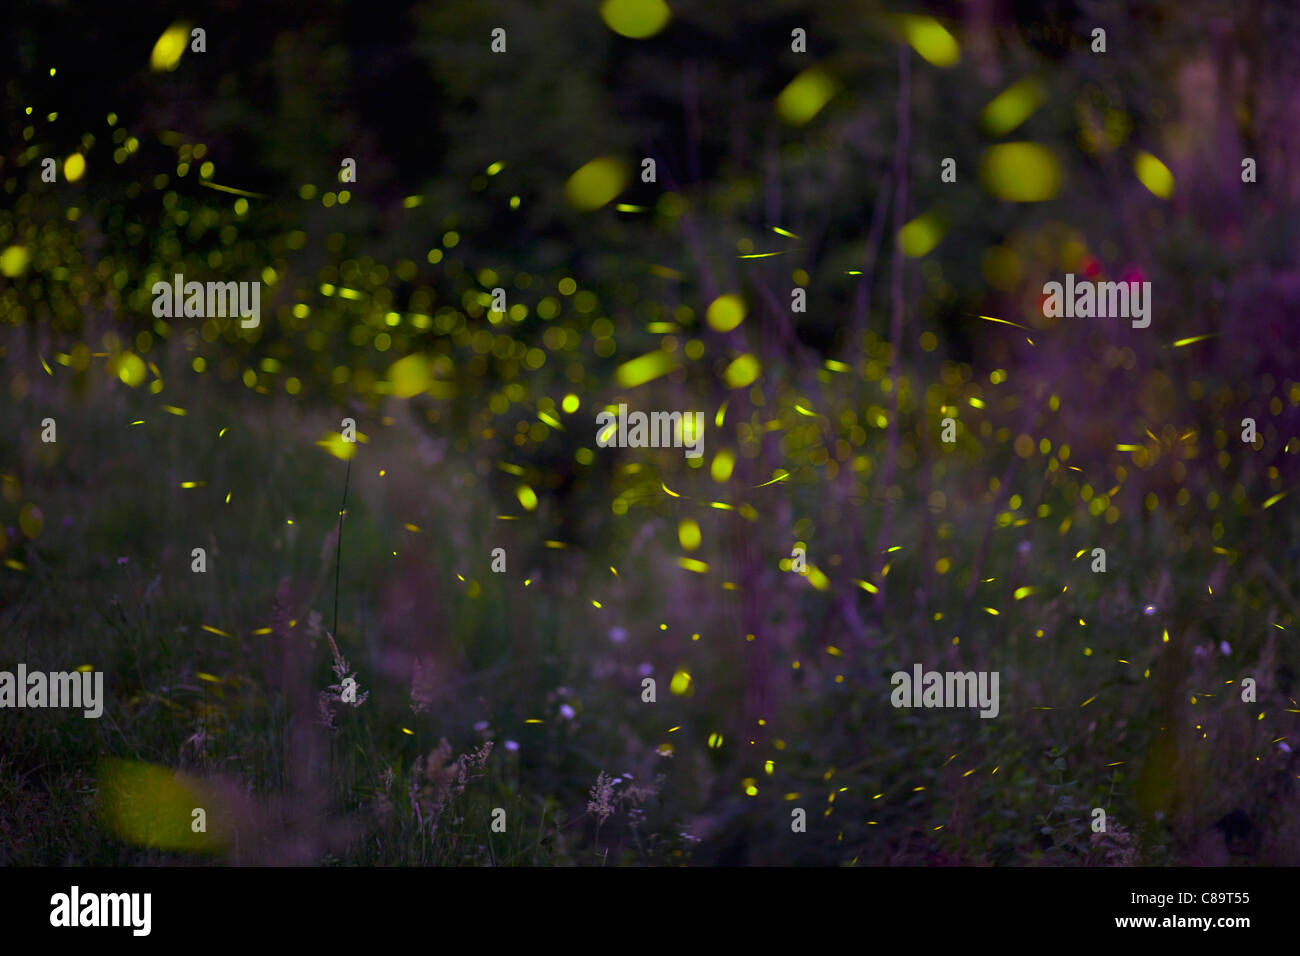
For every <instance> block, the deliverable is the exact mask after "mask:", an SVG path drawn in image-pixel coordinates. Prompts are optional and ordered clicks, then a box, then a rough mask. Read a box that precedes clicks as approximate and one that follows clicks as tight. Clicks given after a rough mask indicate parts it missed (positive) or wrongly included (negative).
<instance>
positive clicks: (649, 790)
mask: <svg viewBox="0 0 1300 956" xmlns="http://www.w3.org/2000/svg"><path fill="white" fill-rule="evenodd" d="M196 29H197V30H200V31H202V32H201V33H200V34H196V33H195V32H194V31H195V30H196ZM497 30H502V31H504V33H495V32H494V31H497ZM1098 30H1100V31H1102V32H1101V33H1100V34H1099V33H1097V32H1096V31H1098ZM200 46H201V47H202V50H201V52H200V50H199V47H200ZM1298 51H1300V15H1297V13H1296V12H1295V11H1294V10H1292V9H1290V8H1288V7H1287V6H1286V5H1283V4H1271V3H1263V2H1261V3H1239V4H1234V5H1230V6H1224V5H1222V4H1217V3H1208V2H1205V3H1202V2H1196V0H1190V2H1189V0H1180V2H1178V3H1173V2H1168V3H1166V2H1159V0H1156V2H1150V3H1146V4H1143V5H1141V7H1140V8H1135V7H1134V6H1133V5H1131V4H1127V3H1119V2H1114V3H1111V2H1096V3H1085V2H1076V3H1066V2H1047V3H1032V4H1031V3H1014V2H998V0H969V2H955V0H954V2H951V3H944V4H925V5H920V4H916V5H905V4H888V5H887V4H882V3H876V2H837V3H812V2H801V0H750V2H746V3H686V2H679V0H667V2H666V3H665V2H662V0H607V2H605V3H600V2H597V0H592V2H576V0H573V2H570V0H548V2H546V3H544V4H533V3H523V2H511V0H499V2H442V3H433V2H430V3H414V4H409V5H405V6H403V5H399V4H350V3H337V2H326V3H318V4H313V5H311V6H309V7H306V8H304V7H303V6H302V5H300V4H291V3H281V2H274V0H270V2H262V3H258V4H242V3H238V2H219V3H211V4H206V5H205V4H154V3H149V4H145V3H129V2H127V3H114V4H97V5H89V6H87V5H77V6H74V5H72V4H67V3H27V2H19V3H17V4H15V5H14V9H13V11H12V14H11V16H10V17H9V19H8V22H7V24H6V29H5V31H4V34H3V37H0V54H2V55H3V60H4V62H5V63H7V64H8V65H9V66H8V68H7V69H6V70H5V76H4V102H3V110H4V121H3V133H2V134H0V136H2V137H3V153H2V154H0V184H2V185H3V191H2V192H0V387H3V389H4V401H3V402H0V562H2V565H0V669H9V670H13V669H14V666H15V665H16V664H17V663H18V662H24V663H25V664H26V665H27V667H28V669H29V670H46V671H58V670H71V669H74V668H78V667H85V668H90V669H94V670H99V671H102V672H103V673H104V675H105V686H106V689H107V694H108V701H107V703H106V707H105V712H104V716H103V718H102V719H100V720H97V721H88V720H85V719H83V718H82V717H81V715H80V712H78V711H71V710H17V709H5V710H0V863H4V864H7V865H15V864H19V865H25V864H44V865H63V864H75V865H102V864H159V863H166V864H180V865H191V864H211V863H227V864H250V863H256V864H266V863H298V864H350V865H358V864H361V865H364V864H486V865H619V864H622V865H646V864H652V865H664V864H669V865H676V864H692V865H779V864H799V865H849V864H857V865H883V864H900V865H1035V864H1047V865H1131V864H1148V865H1160V864H1170V863H1178V864H1188V863H1191V864H1218V865H1225V864H1241V865H1248V864H1281V863H1287V864H1295V863H1300V829H1298V828H1300V818H1298V817H1297V814H1296V811H1295V806H1296V801H1295V798H1296V796H1297V793H1296V789H1295V788H1296V780H1297V776H1298V775H1300V770H1298V769H1297V766H1296V761H1295V760H1294V755H1293V752H1292V747H1293V746H1294V745H1295V735H1294V733H1293V729H1294V727H1295V721H1296V717H1297V714H1300V705H1297V703H1296V701H1295V700H1294V699H1293V696H1294V695H1295V693H1296V690H1295V687H1294V680H1295V673H1296V667H1297V651H1296V649H1295V641H1296V630H1297V626H1298V622H1297V621H1296V618H1295V612H1296V596H1297V593H1300V572H1298V571H1297V559H1300V543H1298V542H1300V522H1297V517H1296V515H1297V512H1296V508H1295V497H1294V494H1295V492H1294V485H1295V480H1296V476H1297V463H1298V462H1300V458H1297V454H1300V437H1297V422H1298V421H1300V374H1298V373H1297V369H1300V363H1298V362H1297V346H1298V345H1300V334H1298V333H1297V331H1296V323H1295V319H1296V315H1297V307H1298V306H1300V271H1297V263H1296V256H1295V250H1296V248H1297V243H1296V234H1295V230H1296V228H1297V227H1296V223H1297V221H1300V220H1297V217H1296V200H1297V196H1298V195H1300V161H1298V160H1297V158H1296V157H1298V156H1300V142H1297V139H1298V138H1300V123H1298V122H1297V119H1298V118H1300V87H1298V86H1297V82H1296V79H1297V74H1298V73H1300V57H1298V56H1297V52H1298ZM47 159H52V160H53V161H54V162H53V164H46V163H45V162H44V161H45V160H47ZM345 160H352V161H353V162H354V164H355V177H354V178H353V177H352V176H350V175H349V176H347V177H343V176H341V169H342V168H343V166H344V161H345ZM949 160H951V162H948V161H949ZM1247 160H1249V162H1247ZM648 161H649V162H648ZM50 168H53V169H54V170H55V173H56V175H55V177H54V181H49V179H50V177H49V175H48V173H46V175H45V176H44V177H43V175H42V173H43V171H44V170H48V169H50ZM177 273H180V274H183V275H184V276H185V278H186V280H187V281H200V282H207V281H221V282H225V281H241V282H242V281H256V282H261V284H262V285H261V300H260V301H261V322H260V325H258V326H257V327H256V328H243V327H242V326H241V324H240V322H239V321H238V319H237V318H221V317H206V318H205V317H190V318H186V317H184V316H183V315H179V316H177V317H175V318H166V317H158V316H156V315H155V313H154V309H153V305H154V296H153V293H152V288H153V285H154V283H155V282H157V281H170V280H171V279H172V277H173V276H174V275H175V274H177ZM1067 273H1072V274H1074V275H1075V276H1076V277H1078V278H1088V279H1091V280H1096V281H1137V282H1149V283H1150V288H1151V324H1150V326H1149V327H1147V328H1142V329H1139V328H1133V327H1132V326H1131V323H1130V322H1129V321H1128V320H1126V319H1121V318H1092V319H1084V318H1046V317H1044V315H1043V308H1042V300H1043V286H1044V283H1046V282H1051V281H1058V282H1060V281H1063V280H1064V277H1065V274H1067ZM494 290H503V292H504V298H505V307H504V310H502V309H501V308H500V307H499V306H500V302H499V301H494V298H495V297H494ZM797 290H803V296H802V298H803V304H806V308H804V309H802V310H799V309H798V308H797V304H798V300H799V299H800V296H799V295H797ZM619 403H625V404H627V405H628V407H629V408H630V409H634V410H637V409H639V410H644V411H652V410H664V411H683V412H686V411H701V412H703V413H704V421H705V429H704V435H703V450H704V453H703V455H702V456H701V457H700V458H697V459H688V458H686V457H685V456H684V455H683V453H682V449H680V448H676V449H674V448H664V449H656V448H621V449H620V448H617V447H599V446H598V444H597V441H596V426H595V416H596V414H597V413H598V412H599V411H601V410H602V409H604V408H606V407H608V406H617V405H618V404H619ZM345 418H350V419H352V420H353V421H354V422H355V423H356V431H357V437H358V442H357V443H356V444H349V443H345V442H344V441H343V440H342V439H341V437H340V435H341V428H342V427H343V420H344V419H345ZM47 419H52V420H53V422H54V424H55V428H56V431H57V440H55V441H52V442H50V441H44V440H43V439H42V436H43V434H44V433H46V432H47V431H48V426H47V424H46V420H47ZM946 419H951V420H952V424H953V425H954V426H955V431H953V433H952V434H953V435H955V441H951V442H948V441H945V440H944V438H945V435H944V431H945V420H946ZM1245 419H1251V420H1252V421H1253V422H1254V427H1253V430H1250V431H1247V427H1246V425H1245V424H1244V420H1245ZM1243 435H1247V437H1246V438H1245V439H1243ZM340 512H343V517H342V519H340ZM340 532H341V533H340ZM195 548H202V549H203V554H204V563H205V570H204V571H202V572H201V573H200V572H197V571H195V570H194V568H195V567H196V558H195V557H194V549H195ZM498 548H499V549H503V552H504V570H501V571H497V570H496V569H494V566H493V565H494V558H493V553H494V549H498ZM1096 548H1101V549H1104V551H1105V565H1104V566H1105V571H1104V573H1103V572H1101V571H1098V570H1095V569H1096V568H1097V567H1098V565H1097V555H1096V553H1095V552H1094V549H1096ZM792 559H794V563H792ZM497 567H500V565H499V564H498V565H497ZM915 663H921V664H922V665H924V667H925V668H926V669H939V670H980V671H997V672H998V673H999V674H1000V689H1001V705H1000V713H999V715H998V717H997V718H996V719H981V718H980V717H979V716H978V715H977V713H975V712H973V711H971V710H925V709H917V710H911V709H895V708H893V707H892V706H890V704H889V694H890V691H891V689H892V685H891V683H890V680H889V677H890V674H892V673H893V672H894V671H896V670H906V671H908V672H910V671H911V668H912V666H913V664H915ZM348 675H351V676H353V677H354V679H355V680H356V681H357V683H358V685H359V688H360V691H361V694H362V695H368V696H365V697H364V700H359V702H358V703H357V705H356V706H353V704H352V703H351V702H349V701H344V700H341V699H339V698H340V696H341V695H340V692H339V690H340V687H341V681H342V679H343V678H344V677H346V676H348ZM646 678H650V679H652V680H653V681H654V695H653V696H654V700H653V701H650V700H647V699H646V698H647V697H648V696H650V694H649V692H648V691H647V690H646V686H647V685H646V684H645V683H644V681H645V680H646ZM1245 678H1251V679H1253V680H1254V682H1255V685H1256V691H1255V696H1254V699H1248V700H1243V692H1242V689H1241V688H1242V681H1243V680H1244V679H1245ZM330 688H333V690H331V689H330ZM360 696H361V695H359V698H360ZM1244 696H1246V697H1247V698H1249V697H1250V696H1251V695H1250V694H1246V695H1244ZM489 744H490V746H489ZM194 808H203V809H204V810H205V811H206V815H207V824H206V830H205V831H203V832H195V829H194V825H193V824H192V811H193V809H194ZM498 808H499V809H502V810H504V811H505V816H504V819H505V821H506V822H505V829H504V832H499V831H494V830H493V829H492V826H491V823H492V820H493V815H494V814H493V811H494V810H496V809H498ZM1095 808H1101V809H1104V810H1105V812H1106V821H1107V822H1106V829H1105V832H1094V826H1093V823H1094V820H1095V819H1096V818H1095V814H1094V812H1093V811H1094V809H1095ZM797 811H803V813H802V816H803V817H805V818H806V827H805V828H804V829H803V830H802V831H800V830H799V828H798V827H796V826H794V825H793V824H794V823H795V822H796V821H797V819H798V818H799V817H800V814H799V813H798V812H797Z"/></svg>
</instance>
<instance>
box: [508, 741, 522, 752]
mask: <svg viewBox="0 0 1300 956" xmlns="http://www.w3.org/2000/svg"><path fill="white" fill-rule="evenodd" d="M518 749H519V742H518V741H515V740H507V741H506V750H509V751H510V752H511V753H513V752H514V751H516V750H518Z"/></svg>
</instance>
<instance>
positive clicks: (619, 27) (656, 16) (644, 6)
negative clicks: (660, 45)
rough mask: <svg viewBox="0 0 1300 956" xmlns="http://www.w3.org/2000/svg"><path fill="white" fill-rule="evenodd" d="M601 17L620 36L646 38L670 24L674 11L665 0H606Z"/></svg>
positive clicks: (601, 6) (637, 38)
mask: <svg viewBox="0 0 1300 956" xmlns="http://www.w3.org/2000/svg"><path fill="white" fill-rule="evenodd" d="M600 17H601V19H602V20H604V21H605V25H606V26H607V27H609V28H610V29H611V30H613V31H614V32H615V33H617V34H619V35H620V36H625V37H628V38H630V39H633V40H644V39H646V37H652V36H654V35H655V34H656V33H658V32H659V31H660V30H662V29H663V28H664V27H666V26H667V25H668V21H669V20H670V19H672V11H671V10H669V9H668V4H666V3H664V0H605V2H604V3H602V4H601V5H600Z"/></svg>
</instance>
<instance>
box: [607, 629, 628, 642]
mask: <svg viewBox="0 0 1300 956" xmlns="http://www.w3.org/2000/svg"><path fill="white" fill-rule="evenodd" d="M609 639H610V640H611V641H613V642H614V643H615V644H622V643H623V642H624V641H626V640H627V630H626V629H625V628H621V627H611V628H610V629H609Z"/></svg>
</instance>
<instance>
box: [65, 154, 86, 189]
mask: <svg viewBox="0 0 1300 956" xmlns="http://www.w3.org/2000/svg"><path fill="white" fill-rule="evenodd" d="M85 174H86V157H84V156H82V155H81V154H80V153H73V154H72V155H71V156H69V157H68V158H67V159H65V160H64V161H63V178H64V179H66V180H67V181H68V182H70V183H75V182H76V181H77V180H78V179H80V178H81V177H82V176H84V175H85Z"/></svg>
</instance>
